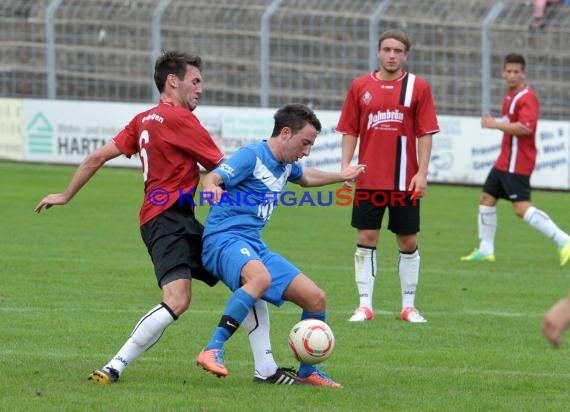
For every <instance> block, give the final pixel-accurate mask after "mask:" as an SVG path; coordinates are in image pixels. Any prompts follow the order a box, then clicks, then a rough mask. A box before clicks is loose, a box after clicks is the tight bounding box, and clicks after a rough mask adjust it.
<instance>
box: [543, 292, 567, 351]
mask: <svg viewBox="0 0 570 412" xmlns="http://www.w3.org/2000/svg"><path fill="white" fill-rule="evenodd" d="M569 325H570V296H567V297H565V298H564V299H561V300H559V301H558V302H556V304H554V306H552V307H551V308H550V309H549V310H548V312H546V314H545V315H544V320H543V321H542V334H543V335H544V337H545V338H546V339H547V340H548V341H549V342H550V343H551V344H552V346H554V347H555V348H559V347H560V344H561V343H562V341H561V336H562V333H564V331H565V330H566V328H568V326H569Z"/></svg>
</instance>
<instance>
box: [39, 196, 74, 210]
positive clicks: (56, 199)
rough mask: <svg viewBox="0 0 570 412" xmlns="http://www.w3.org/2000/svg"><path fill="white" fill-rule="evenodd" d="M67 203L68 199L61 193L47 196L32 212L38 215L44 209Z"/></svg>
mask: <svg viewBox="0 0 570 412" xmlns="http://www.w3.org/2000/svg"><path fill="white" fill-rule="evenodd" d="M67 202H69V199H68V198H67V196H65V195H64V194H63V193H55V194H51V195H47V196H46V197H44V198H43V199H42V200H41V201H40V203H38V205H37V206H36V207H35V209H34V212H36V213H38V214H39V213H40V212H41V211H42V209H44V208H46V209H49V208H50V207H52V206H54V205H65V204H67Z"/></svg>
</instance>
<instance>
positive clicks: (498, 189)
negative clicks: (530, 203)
mask: <svg viewBox="0 0 570 412" xmlns="http://www.w3.org/2000/svg"><path fill="white" fill-rule="evenodd" d="M483 192H485V193H489V194H490V195H491V196H493V197H494V198H497V199H506V200H510V201H511V202H521V201H525V200H530V176H526V175H521V174H516V173H508V172H501V171H500V170H497V169H496V168H495V167H493V168H492V169H491V171H490V172H489V175H488V176H487V180H485V184H484V185H483Z"/></svg>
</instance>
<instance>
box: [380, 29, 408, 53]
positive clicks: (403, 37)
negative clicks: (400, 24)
mask: <svg viewBox="0 0 570 412" xmlns="http://www.w3.org/2000/svg"><path fill="white" fill-rule="evenodd" d="M386 39H394V40H398V41H400V42H402V43H404V46H406V51H407V52H408V51H410V49H411V48H412V43H411V42H410V39H409V38H408V35H407V34H406V33H405V32H403V31H402V30H386V31H385V32H384V33H382V34H381V35H380V38H379V39H378V50H380V46H381V45H382V42H383V41H384V40H386Z"/></svg>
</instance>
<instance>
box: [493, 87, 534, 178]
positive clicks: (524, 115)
mask: <svg viewBox="0 0 570 412" xmlns="http://www.w3.org/2000/svg"><path fill="white" fill-rule="evenodd" d="M501 115H502V120H503V121H504V122H505V123H516V122H518V123H520V124H521V125H522V126H523V127H525V128H526V129H528V131H529V132H530V134H529V135H527V136H513V135H510V134H508V133H504V134H503V142H502V144H501V153H500V154H499V157H498V159H497V162H496V164H495V167H496V168H497V169H498V170H500V171H502V172H509V173H517V174H522V175H526V176H530V175H531V174H532V171H533V170H534V165H535V164H536V125H537V123H538V116H539V115H540V103H539V102H538V97H537V96H536V93H535V92H534V90H533V89H532V88H530V87H529V86H528V85H525V87H523V88H522V89H520V90H515V91H510V92H508V93H507V95H506V96H505V98H504V100H503V108H502V110H501Z"/></svg>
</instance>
